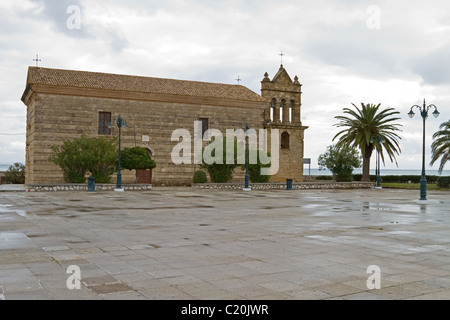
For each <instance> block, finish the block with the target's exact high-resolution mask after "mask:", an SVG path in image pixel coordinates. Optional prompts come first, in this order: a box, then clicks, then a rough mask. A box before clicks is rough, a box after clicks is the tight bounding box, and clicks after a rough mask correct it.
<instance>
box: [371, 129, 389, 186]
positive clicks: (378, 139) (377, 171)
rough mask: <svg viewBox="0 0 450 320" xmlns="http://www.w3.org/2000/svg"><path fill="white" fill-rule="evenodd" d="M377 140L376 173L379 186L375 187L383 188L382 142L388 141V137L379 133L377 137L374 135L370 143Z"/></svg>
mask: <svg viewBox="0 0 450 320" xmlns="http://www.w3.org/2000/svg"><path fill="white" fill-rule="evenodd" d="M375 142H377V163H376V169H375V171H376V172H375V174H376V175H377V186H376V187H375V189H382V187H381V159H380V148H379V147H380V144H383V143H385V142H386V139H384V137H382V136H381V135H377V136H376V137H373V138H372V139H370V143H375Z"/></svg>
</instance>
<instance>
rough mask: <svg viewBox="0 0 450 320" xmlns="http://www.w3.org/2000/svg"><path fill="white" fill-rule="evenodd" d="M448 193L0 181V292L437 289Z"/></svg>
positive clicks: (446, 235) (441, 290)
mask: <svg viewBox="0 0 450 320" xmlns="http://www.w3.org/2000/svg"><path fill="white" fill-rule="evenodd" d="M449 195H450V193H449V192H440V191H430V192H429V193H428V199H429V200H428V201H427V202H426V203H419V202H418V198H419V192H418V191H409V190H393V189H383V190H371V189H368V190H339V191H338V190H322V191H317V190H308V191H264V192H263V191H251V192H244V191H219V190H194V189H191V188H154V189H153V190H151V191H145V192H124V193H115V192H95V193H88V192H51V193H31V192H0V300H2V299H4V300H23V299H25V300H31V299H39V300H53V299H57V300H59V299H64V300H86V299H88V300H113V299H117V300H125V299H128V300H130V299H132V300H137V299H144V300H175V299H176V300H185V299H189V300H206V299H208V300H211V299H213V300H230V299H239V300H274V299H276V300H317V299H358V300H361V299H362V300H372V299H382V300H384V299H395V300H396V299H420V300H422V299H450V209H449V208H450V197H449ZM78 284H79V285H80V287H79V289H78V288H77V287H76V286H77V285H78ZM377 285H379V289H378V288H377Z"/></svg>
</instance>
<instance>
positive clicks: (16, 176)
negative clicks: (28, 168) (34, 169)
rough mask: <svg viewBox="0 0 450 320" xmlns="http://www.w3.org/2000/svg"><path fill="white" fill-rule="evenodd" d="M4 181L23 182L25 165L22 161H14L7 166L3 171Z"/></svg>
mask: <svg viewBox="0 0 450 320" xmlns="http://www.w3.org/2000/svg"><path fill="white" fill-rule="evenodd" d="M5 178H6V181H8V182H9V183H12V184H24V183H25V166H24V165H23V164H22V163H19V162H16V163H14V164H13V165H12V166H10V167H9V168H8V171H6V173H5Z"/></svg>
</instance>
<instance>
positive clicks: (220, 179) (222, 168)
mask: <svg viewBox="0 0 450 320" xmlns="http://www.w3.org/2000/svg"><path fill="white" fill-rule="evenodd" d="M212 143H215V140H214V141H212V142H211V143H210V146H211V145H212ZM218 143H219V144H220V143H222V144H223V149H222V155H217V156H216V151H217V150H216V149H215V148H214V149H212V150H211V154H210V155H211V157H212V158H216V157H217V159H219V158H220V160H221V161H214V162H213V163H211V161H205V159H204V157H203V163H202V168H204V169H205V170H206V171H208V173H209V176H210V178H211V181H212V182H214V183H227V182H229V181H231V179H233V172H234V169H235V168H236V167H237V166H238V164H237V152H236V150H237V146H236V144H235V145H234V159H233V163H230V162H231V161H228V162H229V163H227V152H226V150H227V141H226V139H223V141H218ZM203 154H205V150H203ZM218 162H222V163H218Z"/></svg>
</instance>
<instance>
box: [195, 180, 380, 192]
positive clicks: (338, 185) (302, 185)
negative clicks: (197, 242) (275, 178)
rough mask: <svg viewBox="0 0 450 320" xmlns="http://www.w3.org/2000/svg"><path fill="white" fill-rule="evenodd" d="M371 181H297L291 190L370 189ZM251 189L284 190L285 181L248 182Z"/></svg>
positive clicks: (236, 186)
mask: <svg viewBox="0 0 450 320" xmlns="http://www.w3.org/2000/svg"><path fill="white" fill-rule="evenodd" d="M373 187H374V183H373V182H361V181H354V182H335V181H333V182H330V181H327V182H297V183H293V184H292V189H293V190H303V189H371V188H373ZM193 188H195V189H219V190H242V189H243V188H244V184H243V183H196V184H194V185H193ZM250 188H251V189H252V190H286V189H287V184H286V183H250Z"/></svg>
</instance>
